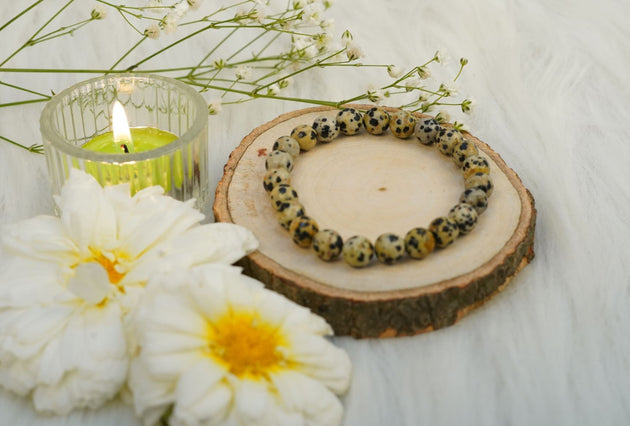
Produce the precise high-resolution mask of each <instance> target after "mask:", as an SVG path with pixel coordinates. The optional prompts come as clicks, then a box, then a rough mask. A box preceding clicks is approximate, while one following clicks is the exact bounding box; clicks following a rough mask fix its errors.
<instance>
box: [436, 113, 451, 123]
mask: <svg viewBox="0 0 630 426" xmlns="http://www.w3.org/2000/svg"><path fill="white" fill-rule="evenodd" d="M435 120H436V121H437V122H438V123H448V122H450V121H451V114H449V112H448V111H445V110H441V111H440V112H438V113H437V115H436V116H435Z"/></svg>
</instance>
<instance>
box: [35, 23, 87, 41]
mask: <svg viewBox="0 0 630 426" xmlns="http://www.w3.org/2000/svg"><path fill="white" fill-rule="evenodd" d="M93 20H94V19H93V18H90V19H86V20H83V21H80V22H76V23H74V24H72V25H69V26H67V27H61V28H57V29H56V30H55V31H51V32H49V33H48V34H44V35H43V36H41V37H39V38H35V39H33V40H31V42H30V43H29V45H30V46H34V45H36V44H39V43H43V42H45V41H48V40H52V39H54V38H57V37H61V36H64V35H67V34H72V33H73V32H75V31H76V30H78V29H79V28H81V27H84V26H85V25H87V24H89V23H90V22H91V21H93Z"/></svg>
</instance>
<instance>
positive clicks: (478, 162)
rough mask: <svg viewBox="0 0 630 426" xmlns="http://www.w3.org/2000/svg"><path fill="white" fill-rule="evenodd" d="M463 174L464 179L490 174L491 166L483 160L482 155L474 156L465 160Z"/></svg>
mask: <svg viewBox="0 0 630 426" xmlns="http://www.w3.org/2000/svg"><path fill="white" fill-rule="evenodd" d="M461 172H462V175H463V176H464V179H468V178H469V177H471V176H472V175H474V174H476V173H485V174H490V164H489V163H488V160H486V159H485V158H483V157H482V156H481V155H473V156H472V157H468V158H466V159H465V160H464V164H462V168H461Z"/></svg>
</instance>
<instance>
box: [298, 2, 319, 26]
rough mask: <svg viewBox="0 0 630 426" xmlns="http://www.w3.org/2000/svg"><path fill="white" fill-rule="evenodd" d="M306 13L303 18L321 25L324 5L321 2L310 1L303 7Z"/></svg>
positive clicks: (313, 23)
mask: <svg viewBox="0 0 630 426" xmlns="http://www.w3.org/2000/svg"><path fill="white" fill-rule="evenodd" d="M303 11H304V15H303V17H302V20H303V21H304V22H308V23H309V24H311V25H321V22H322V20H323V19H324V5H322V4H321V3H310V4H307V5H306V6H304V8H303Z"/></svg>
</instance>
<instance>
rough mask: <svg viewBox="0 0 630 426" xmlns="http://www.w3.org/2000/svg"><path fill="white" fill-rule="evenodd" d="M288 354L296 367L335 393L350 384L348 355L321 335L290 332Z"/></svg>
mask: <svg viewBox="0 0 630 426" xmlns="http://www.w3.org/2000/svg"><path fill="white" fill-rule="evenodd" d="M291 336H292V337H291V338H292V342H291V353H290V354H289V355H288V356H290V359H291V361H292V362H294V363H296V364H297V365H298V367H297V369H298V370H299V371H300V372H302V373H304V374H306V375H308V376H309V377H311V378H313V379H316V380H318V381H320V382H321V383H323V384H324V385H326V386H327V387H328V388H329V389H330V390H332V391H333V392H335V393H336V394H339V395H340V394H343V393H345V392H346V391H347V390H348V387H349V386H350V378H351V368H352V364H351V362H350V358H349V357H348V355H347V354H346V353H345V352H344V351H343V350H342V349H340V348H338V347H336V346H334V345H333V344H332V343H330V342H329V341H328V340H326V339H324V338H323V337H319V336H313V335H308V334H292V335H291Z"/></svg>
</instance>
